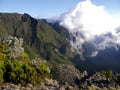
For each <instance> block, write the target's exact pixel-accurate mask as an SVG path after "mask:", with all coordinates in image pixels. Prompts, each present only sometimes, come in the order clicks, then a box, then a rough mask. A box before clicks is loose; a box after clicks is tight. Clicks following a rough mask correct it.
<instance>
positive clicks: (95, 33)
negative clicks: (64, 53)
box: [59, 0, 120, 57]
mask: <svg viewBox="0 0 120 90" xmlns="http://www.w3.org/2000/svg"><path fill="white" fill-rule="evenodd" d="M59 19H60V20H61V22H60V25H62V26H64V27H65V28H67V29H68V31H69V33H70V34H71V39H70V42H71V45H72V46H73V47H74V48H75V49H77V51H78V52H79V54H80V55H81V57H83V52H84V50H83V49H84V48H83V46H84V44H85V43H88V42H89V44H90V45H91V46H92V48H93V49H90V48H91V47H89V48H88V49H90V50H89V51H90V52H89V53H90V56H96V55H97V54H98V53H99V50H104V49H105V48H107V47H115V48H117V47H116V45H119V44H120V36H119V34H120V28H117V27H118V26H119V24H120V22H119V21H117V20H116V19H114V18H113V17H112V16H110V15H109V14H108V13H107V11H106V10H105V9H104V7H103V6H96V5H94V4H93V3H92V2H91V1H90V0H86V1H83V2H79V3H78V4H77V5H76V7H75V8H73V9H71V10H70V11H68V12H66V13H64V14H63V15H61V16H60V18H59ZM116 50H117V49H116Z"/></svg>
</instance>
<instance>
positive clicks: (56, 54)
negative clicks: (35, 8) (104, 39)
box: [0, 13, 120, 72]
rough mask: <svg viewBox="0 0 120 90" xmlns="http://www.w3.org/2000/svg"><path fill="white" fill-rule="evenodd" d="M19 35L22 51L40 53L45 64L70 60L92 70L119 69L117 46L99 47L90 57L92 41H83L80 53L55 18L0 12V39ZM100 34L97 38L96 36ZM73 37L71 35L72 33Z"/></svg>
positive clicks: (31, 53) (33, 56)
mask: <svg viewBox="0 0 120 90" xmlns="http://www.w3.org/2000/svg"><path fill="white" fill-rule="evenodd" d="M10 35H11V36H16V37H22V38H23V39H24V47H25V51H26V52H27V53H28V55H29V56H30V58H35V57H40V58H44V59H46V60H47V61H48V63H49V65H51V66H52V65H56V64H61V63H65V64H74V65H75V66H76V67H77V68H78V69H79V70H81V71H83V70H88V71H90V72H95V71H97V70H100V69H106V70H110V69H112V70H113V71H115V72H120V69H119V68H120V65H119V63H120V47H119V46H117V50H116V48H114V47H107V48H105V49H104V50H103V49H99V53H98V54H97V55H95V56H94V57H90V54H91V53H93V51H96V50H98V49H96V48H97V46H96V48H94V45H93V44H92V43H88V42H86V43H84V45H83V46H82V47H83V51H82V52H83V55H82V56H83V57H84V60H83V59H82V56H81V55H80V54H79V53H77V50H74V51H73V50H72V49H71V48H72V46H71V43H70V40H71V37H72V34H71V33H70V32H68V30H67V29H66V28H64V27H63V26H61V25H60V24H59V22H57V21H56V22H47V20H45V19H35V18H33V17H31V16H30V15H28V14H26V13H25V14H18V13H0V40H2V39H5V38H7V37H8V36H10ZM100 39H101V38H98V40H100ZM72 40H73V41H74V40H75V37H74V36H73V37H72Z"/></svg>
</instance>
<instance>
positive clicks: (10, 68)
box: [0, 37, 50, 85]
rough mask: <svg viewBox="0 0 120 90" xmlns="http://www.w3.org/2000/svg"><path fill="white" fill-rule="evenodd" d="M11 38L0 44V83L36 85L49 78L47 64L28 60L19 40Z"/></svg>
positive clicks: (41, 61)
mask: <svg viewBox="0 0 120 90" xmlns="http://www.w3.org/2000/svg"><path fill="white" fill-rule="evenodd" d="M11 38H12V39H11ZM11 38H8V39H7V40H4V41H1V42H0V83H3V82H4V83H5V82H10V83H14V84H22V85H25V84H27V83H31V84H33V85H37V84H39V83H41V82H42V81H44V80H45V78H49V77H50V69H49V67H48V65H47V63H46V62H45V61H44V60H39V62H37V61H36V60H35V61H36V63H35V61H34V62H33V61H32V60H30V59H29V57H28V55H27V53H25V52H24V48H23V47H22V43H20V42H21V39H17V38H16V37H11ZM20 50H21V51H20Z"/></svg>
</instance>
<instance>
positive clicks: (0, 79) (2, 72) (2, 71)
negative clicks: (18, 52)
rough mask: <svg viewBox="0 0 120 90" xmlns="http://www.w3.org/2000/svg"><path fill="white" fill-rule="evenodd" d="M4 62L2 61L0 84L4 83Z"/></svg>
mask: <svg viewBox="0 0 120 90" xmlns="http://www.w3.org/2000/svg"><path fill="white" fill-rule="evenodd" d="M3 74H4V61H2V60H0V84H1V83H3V81H4V79H3Z"/></svg>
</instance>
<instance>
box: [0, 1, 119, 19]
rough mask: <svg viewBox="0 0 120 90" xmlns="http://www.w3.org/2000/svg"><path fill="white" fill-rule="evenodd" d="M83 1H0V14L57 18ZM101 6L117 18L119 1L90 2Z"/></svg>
mask: <svg viewBox="0 0 120 90" xmlns="http://www.w3.org/2000/svg"><path fill="white" fill-rule="evenodd" d="M81 1H84V0H0V12H18V13H28V14H30V15H32V16H33V17H36V18H50V17H52V16H58V15H60V14H62V13H64V12H66V11H68V10H70V9H72V8H74V7H75V6H76V4H77V3H78V2H81ZM92 2H93V3H94V4H95V5H103V6H104V7H105V9H106V10H107V11H108V13H110V14H112V15H114V16H117V17H119V15H120V0H92Z"/></svg>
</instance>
